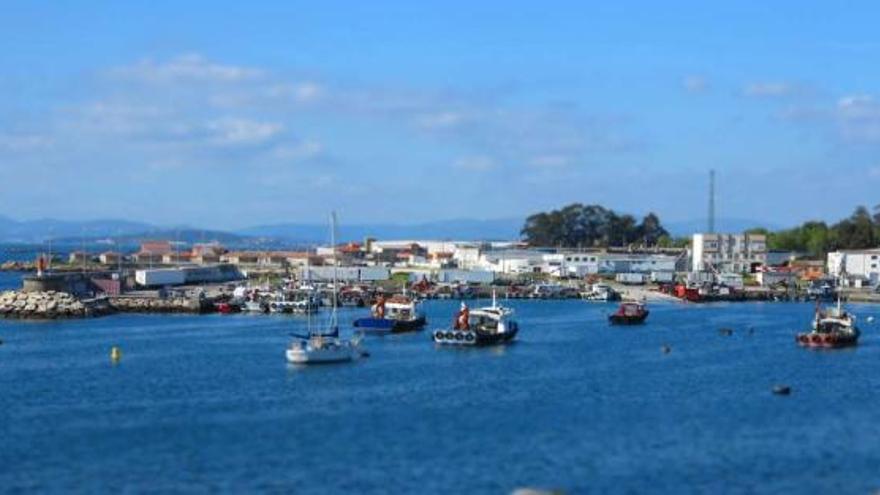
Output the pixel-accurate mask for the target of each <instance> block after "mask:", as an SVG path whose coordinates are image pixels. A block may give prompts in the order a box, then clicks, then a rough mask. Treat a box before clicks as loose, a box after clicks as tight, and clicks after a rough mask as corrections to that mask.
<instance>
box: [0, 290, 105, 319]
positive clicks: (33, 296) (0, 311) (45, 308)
mask: <svg viewBox="0 0 880 495" xmlns="http://www.w3.org/2000/svg"><path fill="white" fill-rule="evenodd" d="M110 311H112V308H110V307H109V306H108V305H107V304H106V302H105V301H101V300H89V301H83V300H80V299H77V298H76V297H74V296H72V295H71V294H68V293H67V292H57V291H47V292H20V291H7V292H3V293H2V294H0V317H6V318H32V319H55V318H85V317H88V316H100V315H102V314H106V313H108V312H110Z"/></svg>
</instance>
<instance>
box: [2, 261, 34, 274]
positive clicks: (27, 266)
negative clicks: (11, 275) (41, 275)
mask: <svg viewBox="0 0 880 495" xmlns="http://www.w3.org/2000/svg"><path fill="white" fill-rule="evenodd" d="M33 270H34V264H33V263H29V262H27V261H6V262H4V263H3V264H0V271H4V272H26V271H33Z"/></svg>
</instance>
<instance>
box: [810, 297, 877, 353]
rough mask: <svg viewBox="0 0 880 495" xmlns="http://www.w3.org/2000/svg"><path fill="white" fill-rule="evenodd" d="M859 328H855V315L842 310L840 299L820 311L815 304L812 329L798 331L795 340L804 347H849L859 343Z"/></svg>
mask: <svg viewBox="0 0 880 495" xmlns="http://www.w3.org/2000/svg"><path fill="white" fill-rule="evenodd" d="M859 335H861V332H859V329H858V328H856V317H855V316H854V315H852V314H851V313H848V312H846V311H844V310H843V308H842V307H841V305H840V299H838V300H837V306H836V307H831V308H828V309H826V310H825V311H822V310H821V309H819V305H818V304H817V305H816V314H815V316H814V317H813V330H812V331H810V332H805V333H799V334H798V335H797V337H796V338H795V340H796V341H797V343H798V344H799V345H802V346H804V347H825V348H838V347H850V346H854V345H857V344H858V343H859Z"/></svg>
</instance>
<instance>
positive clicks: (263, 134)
mask: <svg viewBox="0 0 880 495" xmlns="http://www.w3.org/2000/svg"><path fill="white" fill-rule="evenodd" d="M206 128H207V129H208V131H210V133H211V137H210V138H209V142H211V143H214V144H218V145H221V146H236V145H252V144H261V143H264V142H266V141H268V140H270V139H272V138H274V137H276V136H278V134H279V133H281V132H282V131H283V130H284V126H283V125H281V124H279V123H275V122H258V121H255V120H249V119H241V118H231V117H227V118H222V119H218V120H212V121H210V122H208V123H207V125H206Z"/></svg>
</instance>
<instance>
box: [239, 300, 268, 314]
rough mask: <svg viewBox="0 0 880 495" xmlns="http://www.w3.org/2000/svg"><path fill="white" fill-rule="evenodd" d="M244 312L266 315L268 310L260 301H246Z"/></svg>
mask: <svg viewBox="0 0 880 495" xmlns="http://www.w3.org/2000/svg"><path fill="white" fill-rule="evenodd" d="M242 311H246V312H248V313H265V312H266V308H265V306H263V303H261V302H260V301H253V300H252V301H245V302H244V306H243V307H242Z"/></svg>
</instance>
